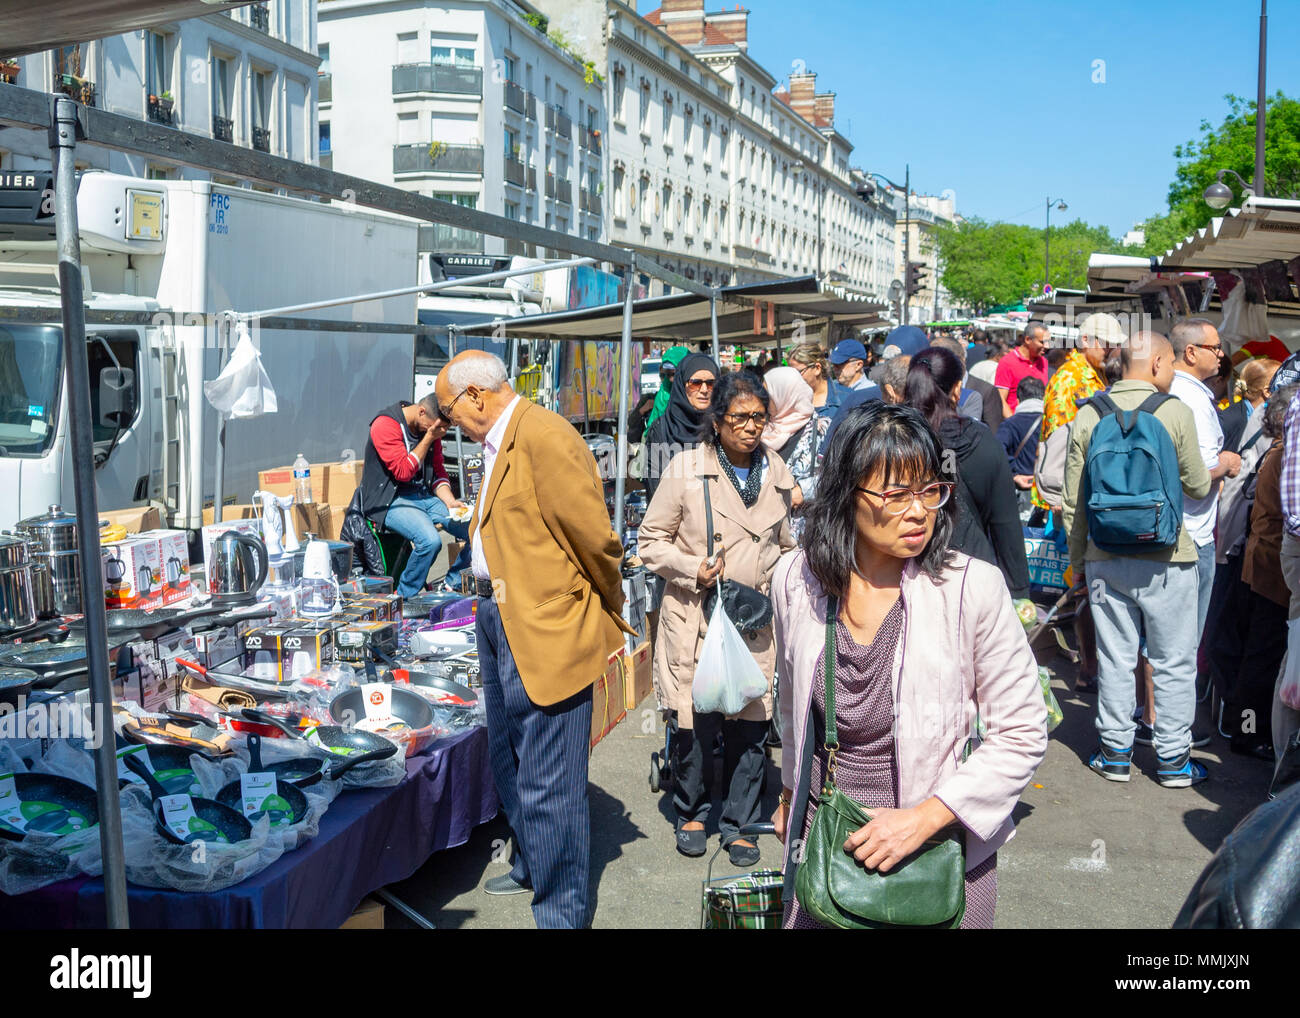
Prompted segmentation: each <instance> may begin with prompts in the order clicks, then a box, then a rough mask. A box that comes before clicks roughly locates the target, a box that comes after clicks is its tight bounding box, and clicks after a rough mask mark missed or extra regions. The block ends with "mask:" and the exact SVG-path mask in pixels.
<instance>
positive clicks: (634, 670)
mask: <svg viewBox="0 0 1300 1018" xmlns="http://www.w3.org/2000/svg"><path fill="white" fill-rule="evenodd" d="M623 660H624V669H623V706H624V707H626V708H627V709H628V710H630V711H631V710H636V708H638V707H640V706H641V704H642V702H643V701H644V700H645V698H646V697H647V696H649V695H650V692H651V690H652V689H653V688H654V683H653V682H652V673H653V669H652V668H651V664H652V663H653V662H652V660H651V658H650V643H649V641H646V642H645V643H643V644H641V645H640V646H639V647H637V648H636V650H634V651H632V653H631V654H629V655H628V656H627V657H626V658H624V659H623Z"/></svg>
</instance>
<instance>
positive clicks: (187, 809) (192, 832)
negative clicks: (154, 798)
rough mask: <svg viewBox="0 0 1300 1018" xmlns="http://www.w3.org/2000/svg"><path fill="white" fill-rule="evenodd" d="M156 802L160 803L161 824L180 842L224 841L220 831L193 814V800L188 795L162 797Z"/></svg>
mask: <svg viewBox="0 0 1300 1018" xmlns="http://www.w3.org/2000/svg"><path fill="white" fill-rule="evenodd" d="M158 801H159V802H160V803H162V815H163V824H164V825H165V826H166V828H167V829H168V830H169V831H171V832H172V833H173V834H174V835H176V837H178V838H180V839H181V840H182V841H196V840H212V841H225V840H226V838H225V836H224V835H222V834H221V832H220V831H218V830H217V829H216V828H215V827H213V826H212V825H211V824H210V823H208V822H207V821H206V820H203V819H202V818H201V817H200V816H199V815H198V814H197V813H195V812H194V800H193V799H191V798H190V797H189V796H188V795H184V794H181V795H164V796H163V797H162V798H161V799H159V800H158Z"/></svg>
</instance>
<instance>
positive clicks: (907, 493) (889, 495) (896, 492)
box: [857, 481, 953, 516]
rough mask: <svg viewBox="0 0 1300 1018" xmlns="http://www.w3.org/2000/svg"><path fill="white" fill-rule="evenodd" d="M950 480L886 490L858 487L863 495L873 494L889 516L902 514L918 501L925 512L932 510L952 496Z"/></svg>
mask: <svg viewBox="0 0 1300 1018" xmlns="http://www.w3.org/2000/svg"><path fill="white" fill-rule="evenodd" d="M952 489H953V482H952V481H935V482H934V483H933V484H927V485H926V486H925V487H924V488H920V489H913V488H889V489H888V490H886V491H872V490H871V489H870V488H862V487H859V488H858V489H857V490H858V491H860V492H862V493H863V494H864V495H874V496H875V497H876V498H878V499H880V501H881V505H882V508H883V509H884V510H885V512H887V513H889V515H891V516H902V515H903V513H905V512H907V510H909V509H910V508H912V503H913V502H914V501H915V502H920V503H921V508H922V509H924V510H925V511H926V512H934V511H935V510H936V509H938V508H940V507H941V506H942V505H943V504H944V503H945V502H947V501H948V499H949V498H950V497H951V496H952Z"/></svg>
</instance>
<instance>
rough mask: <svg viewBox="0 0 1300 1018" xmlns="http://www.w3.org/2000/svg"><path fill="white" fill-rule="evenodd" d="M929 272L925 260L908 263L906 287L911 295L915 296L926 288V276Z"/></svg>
mask: <svg viewBox="0 0 1300 1018" xmlns="http://www.w3.org/2000/svg"><path fill="white" fill-rule="evenodd" d="M928 273H929V270H928V269H927V268H926V266H925V262H908V263H907V273H906V277H907V280H906V286H905V289H906V293H907V295H908V296H909V297H912V296H915V295H916V294H917V293H920V291H921V290H922V289H924V288H925V277H926V275H928Z"/></svg>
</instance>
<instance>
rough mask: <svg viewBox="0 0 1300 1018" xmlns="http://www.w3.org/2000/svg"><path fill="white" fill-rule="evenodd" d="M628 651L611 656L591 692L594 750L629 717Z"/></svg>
mask: <svg viewBox="0 0 1300 1018" xmlns="http://www.w3.org/2000/svg"><path fill="white" fill-rule="evenodd" d="M625 657H627V651H625V650H623V649H622V648H620V649H619V650H616V651H615V652H614V653H613V654H611V655H610V656H609V663H608V664H606V666H605V672H604V674H603V675H601V677H600V678H599V679H597V680H596V683H595V685H594V686H593V687H592V690H591V745H592V747H593V748H594V747H595V745H596V743H598V742H600V740H601V739H603V738H604V737H605V736H606V735H608V734H609V733H610V732H612V731H613V730H614V726H615V725H617V724H618V723H619V722H620V721H622V720H623V719H624V718H625V717H627V708H626V707H625V706H624V702H625V700H626V696H625V694H624V692H623V659H624V658H625Z"/></svg>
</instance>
